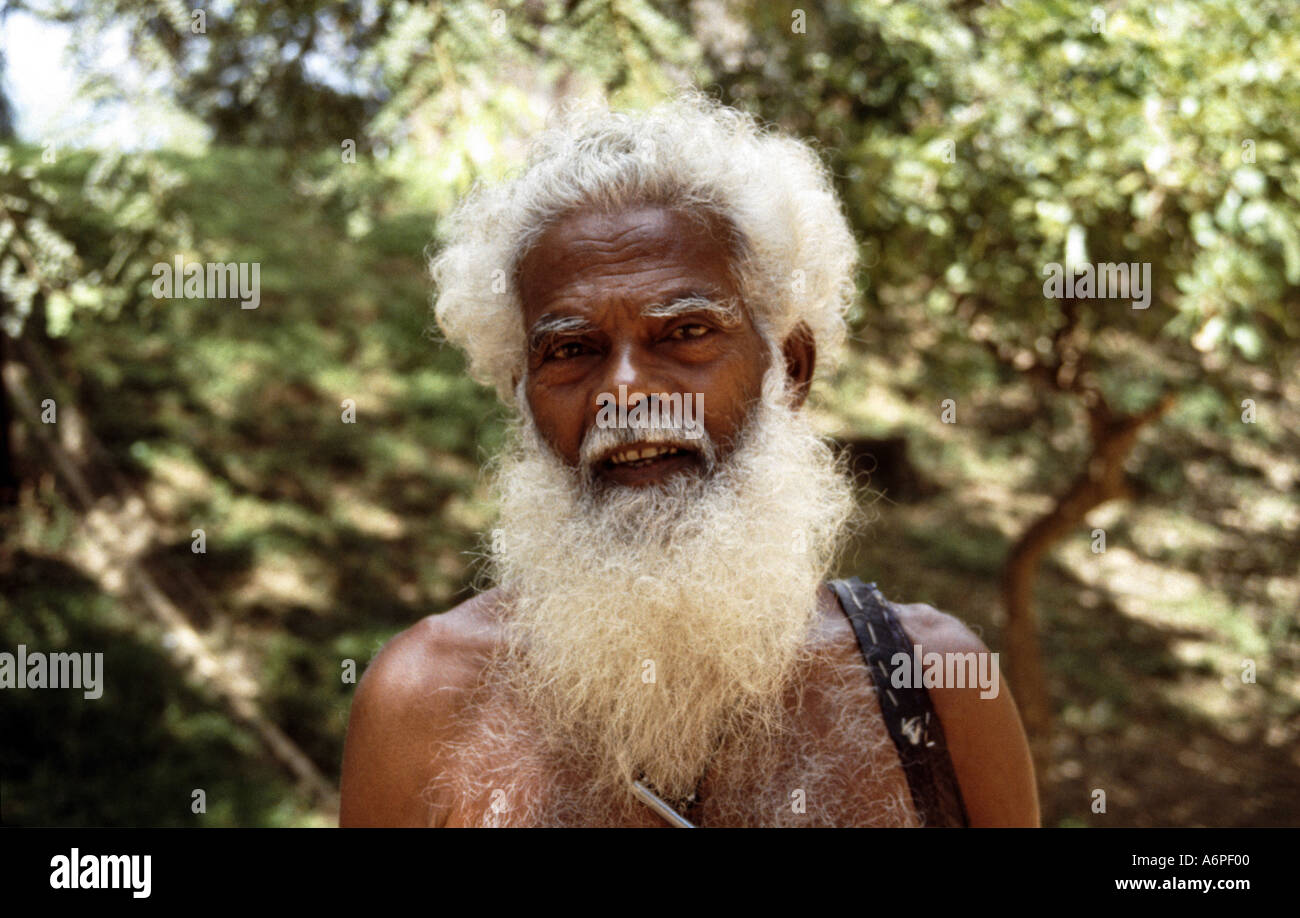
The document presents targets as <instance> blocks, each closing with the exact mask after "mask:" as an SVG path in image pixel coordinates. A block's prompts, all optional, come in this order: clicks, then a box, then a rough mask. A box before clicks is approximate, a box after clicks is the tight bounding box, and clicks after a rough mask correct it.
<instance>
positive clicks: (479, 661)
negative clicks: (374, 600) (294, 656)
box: [339, 590, 500, 826]
mask: <svg viewBox="0 0 1300 918" xmlns="http://www.w3.org/2000/svg"><path fill="white" fill-rule="evenodd" d="M499 605H500V597H499V595H498V594H497V592H496V591H495V590H493V591H490V592H488V593H483V594H480V595H478V596H475V597H474V598H472V599H470V600H468V601H466V602H464V603H462V604H461V605H459V606H457V607H456V608H454V609H451V610H450V611H448V612H444V613H442V614H439V615H430V616H428V617H426V618H423V619H421V620H420V621H419V622H417V623H416V624H414V625H412V626H411V627H410V628H407V629H406V630H405V631H403V632H402V633H401V634H399V635H397V636H396V637H394V638H393V639H392V640H391V641H389V642H388V643H387V644H385V645H384V648H383V649H382V650H381V651H380V652H379V653H378V654H377V655H376V656H375V658H374V660H372V661H371V663H370V665H369V666H367V667H366V671H365V674H364V675H363V676H362V677H361V681H360V683H359V684H358V685H357V690H356V696H355V698H354V699H353V701H352V713H351V716H350V718H349V720H348V735H347V741H346V743H345V745H344V750H343V776H342V788H341V800H340V813H339V823H340V825H343V826H423V825H428V824H429V817H430V805H431V802H430V801H429V800H428V799H427V796H426V794H425V789H426V787H427V786H428V784H429V781H430V780H431V778H432V777H433V775H434V770H435V769H436V767H437V763H436V751H437V748H438V745H439V740H440V739H441V738H443V737H444V733H445V731H446V729H447V727H448V725H449V723H450V722H451V721H452V718H453V716H454V715H455V713H456V712H457V711H458V710H459V709H460V706H461V705H462V704H463V703H464V701H465V699H466V698H467V697H468V696H469V693H470V692H471V691H473V689H474V688H475V687H476V686H477V685H478V681H479V678H480V676H481V674H482V670H483V666H484V664H485V663H486V662H487V660H488V659H489V656H490V654H491V651H492V649H493V648H494V647H495V645H496V641H497V639H498V635H499V632H498V629H497V627H496V614H495V613H496V612H497V610H498V608H499Z"/></svg>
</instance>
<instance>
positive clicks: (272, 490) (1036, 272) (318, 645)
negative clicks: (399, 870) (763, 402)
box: [0, 0, 1300, 826]
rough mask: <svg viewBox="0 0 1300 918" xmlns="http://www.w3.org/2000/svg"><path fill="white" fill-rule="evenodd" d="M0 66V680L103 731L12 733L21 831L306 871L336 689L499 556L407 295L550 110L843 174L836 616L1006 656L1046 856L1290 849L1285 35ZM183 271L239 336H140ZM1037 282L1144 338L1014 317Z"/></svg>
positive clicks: (275, 45)
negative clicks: (653, 119)
mask: <svg viewBox="0 0 1300 918" xmlns="http://www.w3.org/2000/svg"><path fill="white" fill-rule="evenodd" d="M0 40H2V44H0V53H2V61H3V83H2V84H0V86H2V89H3V93H2V94H0V138H2V139H3V145H2V146H0V323H2V326H3V334H0V345H3V351H2V352H0V360H2V363H3V379H4V389H3V396H4V397H3V415H2V416H0V650H3V651H6V652H10V653H13V652H15V650H16V647H17V645H19V644H25V645H26V646H27V647H28V648H29V649H30V650H44V651H61V650H63V651H76V652H95V651H102V652H103V653H104V654H105V660H104V670H105V676H104V693H103V697H102V698H100V699H98V700H94V701H91V700H86V699H84V698H83V697H82V693H81V692H77V691H52V690H46V691H35V690H29V691H18V690H9V691H3V692H0V718H2V719H0V820H2V821H3V822H4V823H5V824H10V825H50V826H136V825H167V826H172V825H178V826H183V825H204V826H211V825H218V826H222V825H227V826H228V825H331V824H334V822H335V821H336V818H337V816H336V807H337V798H336V795H337V780H338V772H339V764H340V758H341V754H342V744H343V738H344V733H345V728H346V723H347V716H348V710H349V706H350V702H351V698H352V693H353V691H354V689H355V683H354V682H353V681H349V664H351V665H352V667H353V668H354V670H355V673H356V675H358V676H359V674H360V673H361V672H362V671H363V670H364V668H365V665H366V663H367V662H368V661H369V660H370V659H371V658H372V657H373V655H374V654H375V653H376V651H377V650H378V649H379V648H380V647H381V646H382V645H383V643H384V642H385V641H386V640H388V639H389V638H390V637H391V636H393V635H394V634H396V633H397V632H398V631H400V630H402V629H404V628H406V627H408V626H409V625H411V624H412V623H414V622H415V621H416V620H417V619H419V618H420V617H422V616H424V615H427V614H430V613H433V612H438V611H442V610H445V609H447V608H448V607H450V606H451V605H453V604H455V603H457V602H458V601H461V600H463V599H465V598H466V597H468V596H469V595H470V594H471V589H470V584H471V582H472V579H473V577H474V574H475V571H476V567H475V557H476V556H475V553H476V552H478V551H479V550H481V548H482V545H483V542H482V533H483V532H484V530H485V529H488V528H490V524H491V519H492V508H491V506H490V505H489V503H488V501H487V498H486V495H485V491H484V488H483V482H482V478H481V468H482V463H483V461H484V459H485V458H486V457H487V456H489V455H491V454H492V452H493V451H494V450H495V449H496V447H497V446H498V445H499V443H500V441H501V430H502V422H503V419H504V414H503V411H502V409H501V408H499V407H498V405H497V404H496V403H495V401H494V399H493V397H492V396H491V394H490V393H488V392H487V391H486V390H483V389H480V388H479V387H477V386H475V385H474V384H473V383H471V382H470V381H469V380H468V378H467V377H466V375H465V373H464V369H463V362H462V359H461V357H460V356H459V355H458V354H457V353H455V352H453V351H451V350H449V349H447V348H445V347H442V346H440V345H439V344H438V343H437V341H436V340H434V338H433V336H432V335H431V334H430V333H429V329H430V321H431V320H430V315H429V310H428V307H429V302H430V294H431V291H430V288H429V285H428V282H427V278H426V275H425V268H424V250H425V247H426V246H427V245H428V244H430V243H431V242H434V241H435V240H436V239H437V238H438V230H439V221H440V219H441V218H442V216H443V215H444V214H446V213H447V212H448V210H449V208H450V207H451V206H452V205H453V203H454V202H455V201H456V199H457V198H458V196H460V195H461V194H463V193H464V192H465V191H466V190H468V188H469V187H470V186H471V184H472V183H473V182H474V181H476V180H486V181H491V180H494V179H498V178H500V177H502V176H504V175H506V174H508V172H509V170H511V169H512V168H516V167H518V166H519V165H520V162H521V157H522V156H523V153H524V151H525V149H526V141H527V138H528V136H529V135H530V134H531V133H532V132H534V131H535V130H537V129H538V128H539V127H540V126H541V125H542V124H543V123H544V119H545V117H546V114H547V113H548V111H549V110H550V109H551V107H552V106H553V105H554V104H556V103H557V102H559V101H562V100H564V99H566V98H570V97H576V96H592V95H602V96H605V97H607V98H609V99H611V100H612V101H613V102H614V103H615V104H617V105H627V106H644V105H648V104H651V103H653V102H654V101H656V100H658V99H660V98H663V97H664V96H665V95H666V94H668V93H670V92H671V91H672V90H673V89H674V87H677V86H681V85H687V84H693V85H697V86H700V87H703V88H705V89H707V90H708V91H710V92H712V93H713V94H715V95H717V96H719V97H720V98H722V99H723V100H725V101H726V102H728V103H729V104H732V105H735V106H738V107H741V108H744V109H746V110H748V111H750V112H753V113H754V114H756V115H758V116H760V117H762V118H764V119H767V120H770V121H773V122H775V123H777V124H779V125H780V126H782V127H783V128H785V129H787V130H789V131H792V132H795V133H797V134H798V135H799V136H801V137H804V138H807V139H808V140H810V141H811V142H813V143H815V144H816V145H817V146H818V148H819V149H820V150H821V152H822V153H823V155H824V157H825V159H826V161H827V162H828V163H829V164H830V166H831V168H832V169H833V171H834V175H835V178H836V183H837V186H838V190H839V192H840V194H841V195H842V196H843V199H844V202H845V206H846V208H847V211H848V214H849V216H850V218H851V220H852V222H853V225H854V228H855V231H856V233H857V235H858V238H859V240H860V242H861V246H862V270H861V274H860V277H859V287H860V290H861V298H860V303H859V304H858V306H857V307H856V308H855V310H854V312H853V314H852V316H851V324H852V332H853V338H852V341H851V343H850V351H849V355H848V359H847V361H846V363H845V365H844V367H843V369H842V370H841V371H840V372H839V373H838V375H836V376H835V377H834V378H832V379H828V380H825V381H824V382H822V383H820V384H819V387H818V389H817V390H816V397H815V407H814V410H815V411H816V412H817V413H818V415H819V417H820V420H821V421H822V423H823V426H824V429H825V430H826V432H827V433H828V434H833V435H834V436H835V437H836V438H837V439H839V440H840V441H841V442H842V443H843V444H844V446H845V448H846V449H848V450H849V451H850V452H851V454H852V456H853V457H854V462H855V466H856V467H857V468H858V470H859V471H860V472H862V473H863V475H864V479H865V485H864V487H863V490H862V502H863V506H864V509H865V513H866V515H867V518H868V519H869V520H870V524H869V526H867V527H866V528H865V529H864V531H863V533H862V535H861V537H860V538H859V539H858V540H857V541H856V542H855V544H854V546H853V548H852V550H851V551H850V552H849V555H848V557H846V558H845V560H844V563H843V565H842V573H843V574H845V575H848V574H859V575H861V576H863V577H864V579H867V580H875V581H877V582H878V583H879V584H880V585H881V587H882V589H883V590H884V591H885V593H886V595H887V596H890V597H891V598H894V599H896V600H900V601H904V602H927V603H930V604H932V605H935V606H937V607H939V608H941V609H944V610H946V611H949V612H952V613H954V614H956V615H958V616H959V617H961V618H963V619H964V620H966V621H967V622H968V623H970V624H971V625H972V627H974V628H975V629H976V630H977V631H978V632H980V633H981V634H982V635H983V636H984V639H985V640H986V642H987V643H988V644H989V645H990V646H991V647H992V649H994V650H998V651H1000V652H1002V654H1003V658H1002V659H1003V664H1004V667H1005V669H1006V670H1007V673H1008V676H1007V678H1008V680H1009V682H1010V684H1011V686H1012V688H1013V691H1014V692H1015V694H1016V697H1017V699H1018V700H1019V701H1020V703H1021V706H1022V711H1023V712H1024V715H1025V719H1026V721H1027V723H1028V724H1029V726H1030V729H1031V732H1032V734H1033V738H1034V750H1035V755H1036V757H1037V760H1038V762H1039V768H1040V774H1039V779H1040V786H1041V792H1042V799H1043V816H1044V824H1045V825H1049V826H1057V825H1063V826H1152V825H1166V826H1174V825H1176V826H1193V825H1203V826H1241V825H1296V824H1298V823H1300V739H1298V737H1300V667H1298V666H1297V664H1300V617H1298V616H1297V611H1298V610H1300V564H1298V563H1297V557H1298V555H1300V551H1298V550H1297V549H1298V547H1300V372H1298V361H1300V348H1298V343H1300V159H1298V158H1297V153H1298V148H1297V134H1298V133H1300V124H1298V121H1300V7H1298V6H1297V5H1296V4H1295V3H1294V0H1251V2H1245V0H1243V2H1228V0H1181V2H1180V0H1159V2H1156V0H1129V2H1122V3H1120V2H1103V3H1096V2H1071V0H1021V2H1010V0H1008V2H989V3H986V2H982V0H975V2H971V0H912V2H901V0H899V2H885V0H859V2H841V3H815V2H803V3H800V4H799V5H798V6H793V5H790V4H785V3H772V2H758V0H753V2H749V0H694V2H681V3H664V2H655V0H603V2H602V0H577V2H561V0H518V2H516V0H493V2H492V3H483V2H465V3H451V4H439V3H433V4H426V3H409V2H380V0H346V2H341V3H340V2H332V3H326V2H316V0H297V2H291V3H274V2H263V0H225V2H212V3H210V4H205V5H202V6H193V7H191V6H189V5H187V4H185V3H181V2H180V0H174V2H166V0H160V2H131V0H0ZM177 256H180V257H182V258H183V259H184V261H185V262H196V261H197V262H247V263H258V264H259V265H260V281H261V301H260V306H259V307H258V308H257V309H256V310H245V309H241V308H240V304H239V302H238V300H237V299H234V298H226V299H212V300H208V299H170V300H168V299H160V298H156V297H155V296H154V295H153V292H152V285H153V280H154V276H153V273H152V272H153V268H154V265H155V264H158V263H166V264H172V263H174V260H175V259H176V257H177ZM1067 260H1069V261H1071V262H1132V263H1146V264H1149V265H1150V266H1151V278H1152V288H1153V289H1152V294H1151V300H1150V306H1149V308H1147V309H1145V310H1138V309H1134V308H1132V307H1131V306H1130V304H1129V302H1128V300H1126V299H1125V300H1116V299H1109V300H1107V299H1049V298H1046V297H1045V296H1044V291H1043V282H1044V276H1043V273H1042V272H1043V268H1044V266H1045V265H1047V264H1050V263H1053V262H1056V263H1063V262H1066V261H1067ZM348 400H350V402H349V401H348ZM949 400H950V401H949ZM349 405H350V406H351V407H350V408H349ZM349 411H351V412H352V413H353V418H354V423H348V422H346V417H345V416H346V415H347V414H348V413H349ZM196 790H202V791H203V795H202V800H203V803H204V806H203V807H202V808H200V807H199V806H198V804H197V803H196V801H197V800H198V799H199V798H198V796H197V795H196V794H195V791H196ZM1098 791H1102V792H1104V812H1103V811H1100V810H1099V807H1098V801H1099V799H1101V798H1099V797H1098V795H1097V792H1098ZM198 809H201V810H202V811H201V812H196V810H198Z"/></svg>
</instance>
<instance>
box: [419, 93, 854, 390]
mask: <svg viewBox="0 0 1300 918" xmlns="http://www.w3.org/2000/svg"><path fill="white" fill-rule="evenodd" d="M645 204H658V205H661V206H666V207H671V208H674V209H677V210H681V211H683V212H685V213H687V214H690V215H692V216H694V217H697V218H699V219H703V220H710V219H716V218H718V217H721V218H722V220H723V225H724V226H725V227H726V228H727V230H728V233H729V235H730V240H729V242H730V244H731V249H732V252H733V263H732V266H731V267H732V272H733V276H734V277H735V279H736V282H737V287H738V289H739V290H740V292H741V296H742V297H743V299H744V301H745V303H746V304H747V305H748V307H749V308H750V310H751V313H752V316H753V318H754V321H755V324H756V325H757V327H758V329H759V331H760V332H761V333H762V334H763V335H764V336H765V337H766V338H767V340H768V342H769V345H771V344H779V343H781V342H783V341H785V339H786V337H787V336H788V335H789V334H790V333H791V332H792V331H793V330H794V329H795V328H796V327H797V326H798V325H799V323H801V322H802V323H803V324H804V325H806V326H807V327H808V329H809V331H810V332H811V333H812V336H813V340H814V343H815V344H816V347H817V363H818V367H819V368H823V369H824V368H826V367H829V366H832V365H834V363H836V362H837V360H838V355H839V350H840V348H841V347H842V345H843V341H844V336H845V324H844V314H845V312H846V311H847V310H848V308H849V307H850V305H851V304H852V301H853V298H854V296H855V292H856V291H855V285H854V272H855V269H856V267H857V259H858V248H857V243H856V241H855V240H854V238H853V233H852V230H851V229H850V228H849V223H848V220H847V219H846V217H845V215H844V211H843V208H842V206H841V204H840V201H839V199H838V198H837V197H836V195H835V191H834V189H833V187H832V184H831V176H830V172H829V170H828V169H827V167H826V166H825V164H823V162H822V161H821V159H820V157H819V156H818V155H817V153H816V151H815V150H814V149H813V148H812V147H811V146H810V145H809V144H807V143H806V142H804V141H801V140H799V139H796V138H794V137H791V136H788V135H784V134H780V133H778V132H776V131H774V130H772V129H769V128H765V127H763V126H761V125H760V124H759V123H758V122H757V121H756V120H755V119H754V118H753V117H752V116H751V115H749V114H747V113H745V112H741V111H738V110H736V109H733V108H730V107H727V106H725V105H723V104H722V103H720V102H717V101H715V100H713V99H711V98H709V97H708V96H706V95H704V94H703V93H700V92H698V91H695V90H686V91H683V92H681V93H679V94H678V95H676V96H675V97H673V98H672V99H671V100H669V101H666V102H663V103H661V104H659V105H657V106H655V107H654V108H652V109H649V110H648V111H644V112H615V111H611V110H609V108H608V106H607V105H606V104H605V103H603V102H579V103H571V104H569V105H568V106H566V107H564V108H562V109H561V110H560V111H559V112H558V115H557V116H556V117H555V119H554V120H553V123H552V125H551V126H550V127H548V129H547V130H545V131H544V132H542V133H541V134H539V135H538V136H537V137H536V138H535V139H534V141H533V144H532V146H531V148H530V152H529V156H528V160H527V164H526V166H525V167H524V168H523V170H522V171H521V172H519V173H518V174H516V175H515V176H514V177H513V178H512V179H511V180H510V181H508V182H505V183H503V184H501V185H497V186H495V187H485V186H484V185H482V184H481V183H479V184H477V185H476V186H475V187H474V188H473V189H472V190H471V192H470V193H469V194H468V195H467V196H466V197H465V198H464V199H463V200H462V201H461V202H460V204H459V205H458V206H457V207H456V209H455V210H454V212H453V213H452V214H450V215H449V216H448V217H447V218H446V219H445V221H443V223H442V225H441V226H440V233H439V235H440V236H441V237H442V242H443V244H442V246H441V248H440V249H439V250H438V251H437V253H436V254H435V255H434V256H433V257H432V258H431V259H430V263H429V269H430V273H431V274H432V277H433V281H434V284H435V286H436V288H437V295H436V298H435V300H434V307H433V308H434V315H435V317H436V320H437V323H438V326H439V327H440V328H441V330H442V333H443V335H444V336H445V337H446V339H447V340H448V341H450V342H451V343H452V344H454V345H456V346H458V347H460V348H462V349H463V350H464V351H465V352H466V354H467V355H468V358H469V372H470V375H471V376H472V377H473V378H474V379H476V380H477V381H479V382H481V383H483V384H484V385H489V386H493V387H495V388H496V390H497V392H498V394H499V395H500V396H501V398H502V400H503V401H505V402H506V403H507V404H509V403H510V402H511V399H512V390H513V387H512V385H511V381H512V380H521V379H522V378H523V376H524V373H525V338H524V327H523V306H522V301H521V298H520V293H519V289H518V285H517V272H518V268H519V264H520V262H521V261H522V260H523V258H524V256H525V255H526V254H527V253H528V251H529V249H530V247H531V246H532V245H533V244H535V243H536V241H537V239H538V238H539V237H540V236H541V235H542V233H543V232H544V231H545V230H546V229H547V228H548V227H550V226H551V225H553V224H554V223H556V222H558V220H559V219H561V218H562V217H564V216H566V215H568V214H570V213H573V212H574V211H577V210H580V209H584V208H596V209H600V210H602V211H605V212H617V211H621V210H624V209H627V208H630V207H635V206H638V205H645Z"/></svg>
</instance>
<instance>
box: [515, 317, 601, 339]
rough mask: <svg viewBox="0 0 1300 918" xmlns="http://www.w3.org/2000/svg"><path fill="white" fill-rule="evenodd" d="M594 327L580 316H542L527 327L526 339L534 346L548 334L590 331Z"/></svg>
mask: <svg viewBox="0 0 1300 918" xmlns="http://www.w3.org/2000/svg"><path fill="white" fill-rule="evenodd" d="M594 327H595V326H593V325H592V324H591V323H590V322H588V321H587V320H586V319H584V318H582V316H542V317H541V318H540V319H538V320H537V323H536V324H535V325H534V326H533V327H532V328H531V329H529V331H528V341H529V343H530V344H531V345H533V346H536V344H537V342H539V341H541V340H542V339H543V338H546V337H548V336H550V335H558V334H561V333H563V332H573V331H590V330H591V329H592V328H594Z"/></svg>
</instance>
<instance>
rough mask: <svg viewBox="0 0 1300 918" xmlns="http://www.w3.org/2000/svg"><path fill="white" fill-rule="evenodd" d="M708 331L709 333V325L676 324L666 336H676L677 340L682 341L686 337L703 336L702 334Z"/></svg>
mask: <svg viewBox="0 0 1300 918" xmlns="http://www.w3.org/2000/svg"><path fill="white" fill-rule="evenodd" d="M708 333H709V326H707V325H697V324H691V325H679V326H677V327H676V328H674V329H673V330H672V331H671V332H670V333H669V335H668V336H669V337H670V338H676V339H677V340H679V341H684V340H686V339H687V338H700V337H703V336H704V335H707V334H708Z"/></svg>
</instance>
